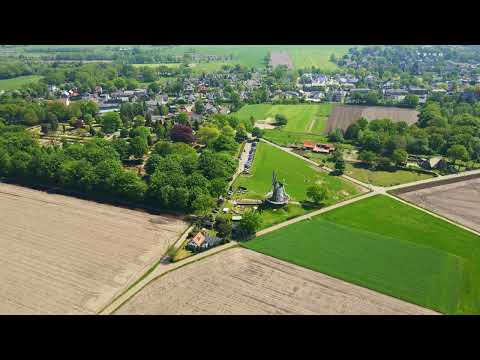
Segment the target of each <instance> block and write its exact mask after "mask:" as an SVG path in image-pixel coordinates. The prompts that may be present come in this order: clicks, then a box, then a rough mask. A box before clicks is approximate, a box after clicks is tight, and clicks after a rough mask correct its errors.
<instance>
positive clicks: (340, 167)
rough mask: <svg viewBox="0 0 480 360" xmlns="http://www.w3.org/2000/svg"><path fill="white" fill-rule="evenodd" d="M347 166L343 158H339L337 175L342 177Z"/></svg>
mask: <svg viewBox="0 0 480 360" xmlns="http://www.w3.org/2000/svg"><path fill="white" fill-rule="evenodd" d="M345 168H346V164H345V160H344V159H343V158H339V159H337V160H336V161H335V171H336V172H337V174H339V175H342V174H343V173H344V172H345Z"/></svg>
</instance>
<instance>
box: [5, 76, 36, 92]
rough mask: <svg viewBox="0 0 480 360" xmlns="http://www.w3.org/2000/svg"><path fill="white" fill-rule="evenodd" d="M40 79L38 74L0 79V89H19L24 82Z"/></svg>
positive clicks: (28, 82)
mask: <svg viewBox="0 0 480 360" xmlns="http://www.w3.org/2000/svg"><path fill="white" fill-rule="evenodd" d="M40 79H41V76H38V75H28V76H18V77H15V78H11V79H3V80H0V90H14V89H19V88H21V87H22V86H23V85H25V84H30V83H33V82H36V81H38V80H40Z"/></svg>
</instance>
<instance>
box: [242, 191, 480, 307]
mask: <svg viewBox="0 0 480 360" xmlns="http://www.w3.org/2000/svg"><path fill="white" fill-rule="evenodd" d="M244 246H246V247H247V248H250V249H252V250H256V251H259V252H261V253H264V254H267V255H271V256H274V257H277V258H280V259H283V260H286V261H290V262H292V263H295V264H298V265H301V266H305V267H307V268H310V269H313V270H316V271H319V272H322V273H325V274H328V275H331V276H335V277H338V278H340V279H343V280H346V281H349V282H352V283H355V284H358V285H361V286H364V287H367V288H370V289H373V290H376V291H379V292H381V293H385V294H388V295H391V296H394V297H397V298H400V299H403V300H406V301H409V302H412V303H415V304H418V305H421V306H424V307H427V308H430V309H433V310H436V311H439V312H442V313H447V314H468V313H474V314H480V238H479V237H477V236H476V235H474V234H472V233H470V232H468V231H465V230H463V229H460V228H458V227H456V226H454V225H452V224H450V223H448V222H446V221H443V220H441V219H438V218H435V217H432V216H431V215H429V214H427V213H425V212H423V211H420V210H417V209H415V208H412V207H410V206H408V205H406V204H403V203H401V202H399V201H396V200H394V199H391V198H389V197H387V196H382V195H378V196H374V197H371V198H368V199H365V200H362V201H359V202H357V203H354V204H351V205H348V206H344V207H341V208H338V209H335V210H332V211H329V212H327V213H325V214H322V215H319V216H317V217H315V218H313V219H312V220H305V221H302V222H300V223H297V224H293V225H291V226H288V227H286V228H283V229H280V230H278V231H274V232H272V233H269V234H266V235H263V236H260V237H258V238H256V239H254V240H252V241H250V242H248V243H245V244H244Z"/></svg>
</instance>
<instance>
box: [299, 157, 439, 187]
mask: <svg viewBox="0 0 480 360" xmlns="http://www.w3.org/2000/svg"><path fill="white" fill-rule="evenodd" d="M306 157H308V158H309V159H311V160H313V161H315V162H316V163H318V164H323V165H325V166H327V167H328V168H330V169H334V168H335V164H334V163H333V162H332V160H331V157H330V156H329V155H327V154H315V153H306ZM345 164H346V166H345V171H344V174H345V175H347V176H350V177H352V178H354V179H357V180H359V181H361V182H364V183H367V184H372V185H375V186H385V187H388V186H395V185H400V184H407V183H410V182H415V181H420V180H426V179H431V178H433V177H434V175H432V174H428V173H426V172H421V171H414V170H406V169H396V170H392V171H386V170H372V169H369V168H367V166H366V165H365V164H363V163H361V162H346V163H345Z"/></svg>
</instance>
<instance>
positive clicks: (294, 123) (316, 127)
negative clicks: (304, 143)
mask: <svg viewBox="0 0 480 360" xmlns="http://www.w3.org/2000/svg"><path fill="white" fill-rule="evenodd" d="M332 107H333V104H327V103H325V104H308V105H304V104H301V105H272V104H250V105H245V106H243V107H242V108H241V109H240V110H239V111H238V112H236V113H235V114H234V115H235V116H237V117H238V118H240V119H245V120H248V119H250V117H251V116H253V118H254V119H255V120H270V121H273V120H274V118H275V115H277V114H281V115H284V116H285V117H286V118H287V120H288V122H287V125H285V126H284V127H282V128H281V129H280V130H281V131H283V132H287V133H289V132H301V133H312V134H317V135H321V134H323V133H324V131H325V127H326V124H327V119H328V117H329V115H330V112H331V111H332Z"/></svg>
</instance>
